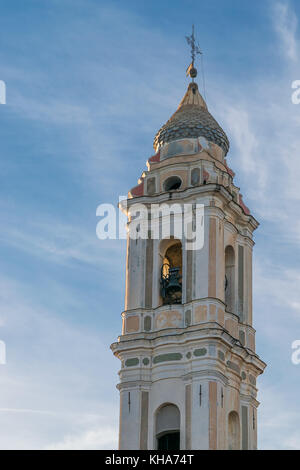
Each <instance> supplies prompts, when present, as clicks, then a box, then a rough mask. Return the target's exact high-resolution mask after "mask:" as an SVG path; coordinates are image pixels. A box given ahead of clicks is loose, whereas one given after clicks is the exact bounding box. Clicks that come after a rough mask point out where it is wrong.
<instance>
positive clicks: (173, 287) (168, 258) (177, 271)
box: [160, 239, 182, 304]
mask: <svg viewBox="0 0 300 470" xmlns="http://www.w3.org/2000/svg"><path fill="white" fill-rule="evenodd" d="M163 245H164V246H165V245H167V246H168V247H167V248H166V249H165V250H163V252H162V265H161V279H160V283H161V296H162V299H163V304H178V303H181V300H182V281H181V279H182V245H181V242H180V240H176V239H174V240H163Z"/></svg>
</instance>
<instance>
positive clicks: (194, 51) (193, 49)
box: [185, 25, 202, 65]
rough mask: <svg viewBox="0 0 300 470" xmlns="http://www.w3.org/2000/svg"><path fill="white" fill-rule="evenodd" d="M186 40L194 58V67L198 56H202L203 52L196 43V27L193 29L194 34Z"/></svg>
mask: <svg viewBox="0 0 300 470" xmlns="http://www.w3.org/2000/svg"><path fill="white" fill-rule="evenodd" d="M185 39H186V40H187V43H188V45H189V46H191V57H192V64H193V65H194V62H195V58H196V54H199V55H201V54H202V51H201V49H200V47H199V46H198V44H196V41H195V32H194V25H193V27H192V34H191V35H190V36H186V37H185Z"/></svg>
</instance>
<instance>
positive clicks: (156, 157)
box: [149, 150, 160, 163]
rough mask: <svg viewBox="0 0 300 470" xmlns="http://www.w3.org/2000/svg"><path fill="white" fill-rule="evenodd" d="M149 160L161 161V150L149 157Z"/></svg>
mask: <svg viewBox="0 0 300 470" xmlns="http://www.w3.org/2000/svg"><path fill="white" fill-rule="evenodd" d="M149 162H151V163H153V162H160V150H159V151H158V152H157V153H156V154H155V155H153V157H150V158H149Z"/></svg>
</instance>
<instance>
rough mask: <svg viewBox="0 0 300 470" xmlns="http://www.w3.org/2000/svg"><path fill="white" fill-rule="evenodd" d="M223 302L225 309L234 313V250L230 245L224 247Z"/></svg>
mask: <svg viewBox="0 0 300 470" xmlns="http://www.w3.org/2000/svg"><path fill="white" fill-rule="evenodd" d="M224 287H225V304H226V310H227V311H228V312H231V313H235V252H234V249H233V247H232V246H231V245H228V246H226V248H225V286H224Z"/></svg>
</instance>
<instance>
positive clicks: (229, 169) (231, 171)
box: [224, 158, 235, 178]
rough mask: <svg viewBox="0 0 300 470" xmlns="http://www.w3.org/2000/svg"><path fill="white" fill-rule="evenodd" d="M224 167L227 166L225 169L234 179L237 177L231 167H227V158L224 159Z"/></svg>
mask: <svg viewBox="0 0 300 470" xmlns="http://www.w3.org/2000/svg"><path fill="white" fill-rule="evenodd" d="M224 165H225V167H226V170H227V171H228V173H229V174H230V176H232V178H234V177H235V173H234V171H233V170H232V169H231V168H229V166H228V165H227V161H226V158H224Z"/></svg>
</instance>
